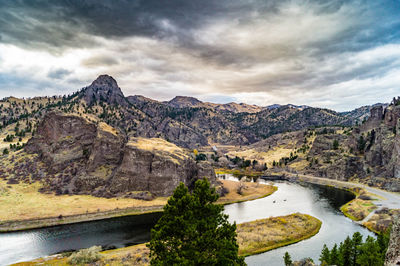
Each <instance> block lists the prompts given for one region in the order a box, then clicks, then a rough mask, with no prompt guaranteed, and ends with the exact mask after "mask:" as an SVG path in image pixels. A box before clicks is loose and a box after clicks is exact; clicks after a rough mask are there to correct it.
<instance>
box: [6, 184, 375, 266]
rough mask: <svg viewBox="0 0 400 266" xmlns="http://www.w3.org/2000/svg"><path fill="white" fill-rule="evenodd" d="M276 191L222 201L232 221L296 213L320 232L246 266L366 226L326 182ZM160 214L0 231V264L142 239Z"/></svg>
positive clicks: (301, 252)
mask: <svg viewBox="0 0 400 266" xmlns="http://www.w3.org/2000/svg"><path fill="white" fill-rule="evenodd" d="M275 185H276V186H277V187H278V190H277V191H276V192H275V193H274V194H272V195H271V196H269V197H266V198H262V199H257V200H253V201H247V202H242V203H235V204H231V205H227V206H225V213H226V214H228V215H229V220H230V221H231V222H233V221H236V223H242V222H247V221H252V220H256V219H262V218H267V217H271V216H280V215H287V214H291V213H294V212H301V213H305V214H310V215H312V216H314V217H317V218H318V219H320V220H321V221H322V227H321V230H320V232H319V233H318V234H317V235H315V236H314V237H312V238H310V239H307V240H304V241H301V242H299V243H297V244H293V245H290V246H286V247H282V248H279V249H275V250H272V251H269V252H266V253H262V254H259V255H255V256H250V257H247V258H246V263H247V264H248V265H272V266H274V265H283V259H282V257H283V254H284V253H285V252H286V251H288V252H289V253H290V254H291V256H292V258H293V259H301V258H305V257H311V258H313V259H314V261H316V262H317V261H318V257H319V254H320V251H321V248H322V245H323V244H324V243H326V244H327V245H328V246H330V247H331V246H332V245H333V244H334V243H335V242H340V241H343V240H344V238H345V237H346V236H347V235H352V234H353V233H354V232H357V231H359V232H360V233H361V234H362V235H363V236H364V237H366V236H367V235H372V233H370V232H369V231H368V230H366V229H365V228H363V227H361V226H360V225H358V224H356V223H354V222H352V221H351V220H350V219H348V218H346V217H345V216H344V215H343V214H342V213H341V212H340V210H339V208H340V206H341V205H343V204H344V203H346V202H348V201H349V200H351V199H352V198H353V196H352V194H351V193H349V192H347V191H344V190H339V189H335V188H331V187H325V186H319V185H311V184H295V183H288V182H277V183H275ZM159 217H160V213H153V214H145V215H138V216H128V217H120V218H113V219H107V220H102V221H93V222H86V223H78V224H71V225H62V226H55V227H50V228H43V229H35V230H28V231H23V232H14V233H2V234H0V265H7V264H10V263H15V262H20V261H26V260H31V259H34V258H38V257H42V256H46V255H50V254H55V253H59V252H62V251H68V250H77V249H81V248H87V247H90V246H93V245H101V246H103V248H107V249H109V248H118V247H124V246H128V245H133V244H138V243H144V242H147V241H148V240H149V237H150V229H151V227H152V226H153V225H154V224H155V223H156V221H157V219H158V218H159Z"/></svg>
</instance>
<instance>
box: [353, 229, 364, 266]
mask: <svg viewBox="0 0 400 266" xmlns="http://www.w3.org/2000/svg"><path fill="white" fill-rule="evenodd" d="M351 242H352V249H351V255H352V257H353V259H352V262H353V266H356V265H358V264H357V258H358V255H359V254H360V251H359V250H358V247H359V246H360V245H361V244H362V235H361V234H360V232H355V233H354V234H353V238H352V240H351Z"/></svg>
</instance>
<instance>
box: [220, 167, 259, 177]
mask: <svg viewBox="0 0 400 266" xmlns="http://www.w3.org/2000/svg"><path fill="white" fill-rule="evenodd" d="M215 174H217V175H223V174H231V175H234V176H236V177H243V176H247V177H259V176H261V175H262V174H263V172H259V171H254V170H249V169H225V168H218V169H215Z"/></svg>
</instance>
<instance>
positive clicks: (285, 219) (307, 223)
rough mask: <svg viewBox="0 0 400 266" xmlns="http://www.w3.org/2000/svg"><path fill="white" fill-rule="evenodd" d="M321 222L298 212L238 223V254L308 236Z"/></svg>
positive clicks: (269, 247) (318, 227)
mask: <svg viewBox="0 0 400 266" xmlns="http://www.w3.org/2000/svg"><path fill="white" fill-rule="evenodd" d="M321 224H322V223H321V221H320V220H318V219H317V218H314V217H312V216H310V215H307V214H300V213H295V214H291V215H287V216H279V217H272V218H267V219H262V220H256V221H252V222H247V223H242V224H239V225H238V227H237V233H238V238H237V239H238V244H239V254H240V255H243V256H249V255H254V254H257V253H262V252H266V251H268V250H271V249H275V248H278V247H282V246H286V245H290V244H293V243H296V242H299V241H301V240H304V239H307V238H310V237H312V236H313V235H315V234H317V233H318V232H319V229H320V228H321Z"/></svg>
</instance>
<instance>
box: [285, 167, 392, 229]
mask: <svg viewBox="0 0 400 266" xmlns="http://www.w3.org/2000/svg"><path fill="white" fill-rule="evenodd" d="M284 175H285V178H286V179H288V180H290V181H300V182H307V183H312V184H318V185H325V186H333V187H336V188H340V189H345V190H348V191H350V192H352V193H353V194H354V195H355V197H356V198H355V199H353V200H352V201H350V202H348V203H346V204H345V205H343V206H342V207H341V208H340V210H341V211H342V212H343V214H344V215H345V216H346V217H348V218H350V219H352V220H353V221H355V222H357V223H358V224H360V225H362V226H364V227H366V228H367V229H368V230H370V231H372V232H374V233H380V232H383V231H385V230H387V229H388V228H389V227H390V225H391V220H392V217H393V215H395V214H396V213H400V194H399V193H395V192H389V191H385V190H382V189H379V188H375V187H369V186H367V185H364V184H360V183H353V182H347V181H340V180H335V179H329V178H322V177H315V176H310V175H300V174H292V173H288V172H284Z"/></svg>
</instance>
